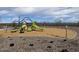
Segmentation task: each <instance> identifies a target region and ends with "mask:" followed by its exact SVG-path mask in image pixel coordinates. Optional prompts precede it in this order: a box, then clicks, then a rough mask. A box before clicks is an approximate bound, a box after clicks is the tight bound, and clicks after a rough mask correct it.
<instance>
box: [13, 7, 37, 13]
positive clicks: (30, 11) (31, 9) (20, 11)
mask: <svg viewBox="0 0 79 59" xmlns="http://www.w3.org/2000/svg"><path fill="white" fill-rule="evenodd" d="M14 11H15V12H18V13H22V14H23V13H24V14H25V13H32V12H35V11H36V9H35V8H32V7H28V8H24V7H23V8H20V7H19V8H15V9H14Z"/></svg>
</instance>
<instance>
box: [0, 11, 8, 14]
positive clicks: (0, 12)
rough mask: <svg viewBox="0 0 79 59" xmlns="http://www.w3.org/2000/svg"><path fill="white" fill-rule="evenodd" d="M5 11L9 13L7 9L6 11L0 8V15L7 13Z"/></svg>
mask: <svg viewBox="0 0 79 59" xmlns="http://www.w3.org/2000/svg"><path fill="white" fill-rule="evenodd" d="M7 13H9V11H7V10H1V11H0V15H4V14H7Z"/></svg>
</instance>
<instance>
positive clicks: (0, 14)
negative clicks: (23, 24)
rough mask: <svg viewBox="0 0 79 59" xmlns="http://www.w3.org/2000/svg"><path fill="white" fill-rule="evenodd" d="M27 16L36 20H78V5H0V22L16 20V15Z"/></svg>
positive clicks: (72, 21) (48, 21)
mask: <svg viewBox="0 0 79 59" xmlns="http://www.w3.org/2000/svg"><path fill="white" fill-rule="evenodd" d="M19 16H20V17H21V19H23V17H29V18H31V20H33V21H36V22H47V23H52V22H54V23H55V22H59V21H61V22H67V23H68V22H70V23H77V22H79V8H78V7H0V23H11V22H13V21H17V20H18V17H19Z"/></svg>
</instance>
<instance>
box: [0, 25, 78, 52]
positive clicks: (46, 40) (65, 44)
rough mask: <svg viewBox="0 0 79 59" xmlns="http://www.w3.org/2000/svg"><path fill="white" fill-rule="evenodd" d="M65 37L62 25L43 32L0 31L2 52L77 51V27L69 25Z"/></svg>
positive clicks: (0, 48)
mask: <svg viewBox="0 0 79 59" xmlns="http://www.w3.org/2000/svg"><path fill="white" fill-rule="evenodd" d="M67 31H68V32H67V34H68V35H67V37H68V39H66V38H65V34H66V33H65V29H64V28H63V27H53V28H51V27H49V28H47V29H45V30H44V31H43V32H38V31H37V32H36V31H33V32H25V33H22V34H20V33H19V32H17V33H10V31H8V32H5V31H3V30H1V31H0V51H1V52H2V51H3V52H77V51H79V27H69V29H68V30H67Z"/></svg>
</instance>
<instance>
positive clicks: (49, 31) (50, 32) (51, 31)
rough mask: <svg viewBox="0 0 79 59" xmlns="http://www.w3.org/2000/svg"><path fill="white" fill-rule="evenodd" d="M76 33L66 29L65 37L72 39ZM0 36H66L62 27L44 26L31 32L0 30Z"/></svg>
mask: <svg viewBox="0 0 79 59" xmlns="http://www.w3.org/2000/svg"><path fill="white" fill-rule="evenodd" d="M76 35H77V32H76V31H74V30H70V29H67V38H68V39H73V38H75V37H76ZM0 36H1V37H8V36H10V37H17V36H31V37H32V36H33V37H34V36H46V37H52V38H65V37H66V30H65V29H62V28H45V29H44V30H43V31H32V32H27V31H26V32H25V33H19V32H15V33H11V32H10V30H9V31H7V32H6V31H4V30H0Z"/></svg>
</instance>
